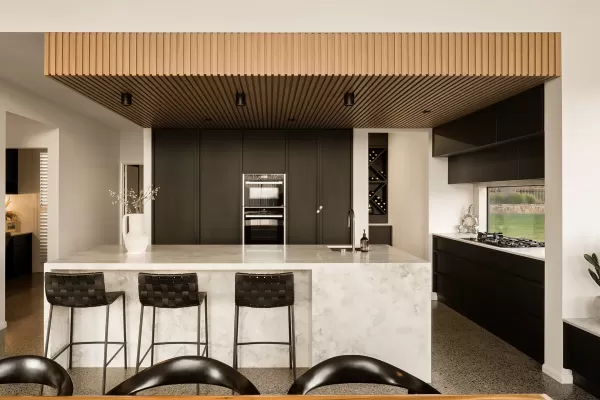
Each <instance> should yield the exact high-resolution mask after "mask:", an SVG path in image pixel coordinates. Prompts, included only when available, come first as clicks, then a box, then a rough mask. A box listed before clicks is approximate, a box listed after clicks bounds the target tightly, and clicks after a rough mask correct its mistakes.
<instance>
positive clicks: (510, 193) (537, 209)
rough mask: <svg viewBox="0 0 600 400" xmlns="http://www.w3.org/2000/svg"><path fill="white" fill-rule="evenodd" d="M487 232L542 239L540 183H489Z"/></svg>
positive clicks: (543, 199) (542, 220) (542, 193)
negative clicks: (493, 184) (522, 184)
mask: <svg viewBox="0 0 600 400" xmlns="http://www.w3.org/2000/svg"><path fill="white" fill-rule="evenodd" d="M487 202H488V213H487V217H488V221H487V222H488V224H487V230H488V232H502V233H503V234H504V236H509V237H515V238H523V239H532V240H536V241H539V242H545V214H544V205H545V203H546V191H545V188H544V186H499V187H489V188H488V190H487Z"/></svg>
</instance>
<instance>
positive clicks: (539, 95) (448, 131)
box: [433, 85, 544, 157]
mask: <svg viewBox="0 0 600 400" xmlns="http://www.w3.org/2000/svg"><path fill="white" fill-rule="evenodd" d="M543 133H544V87H543V85H542V86H537V87H534V88H533V89H529V90H527V91H525V92H523V93H521V94H518V95H516V96H513V97H510V98H508V99H506V100H504V101H502V102H500V103H497V104H494V105H492V106H490V107H487V108H484V109H482V110H479V111H476V112H474V113H472V114H469V115H466V116H464V117H461V118H458V119H456V120H454V121H450V122H448V123H446V124H443V125H440V126H437V127H435V128H433V156H434V157H447V156H454V155H459V154H463V153H467V152H472V151H477V150H478V149H479V148H480V147H491V146H495V145H500V144H503V143H504V142H507V141H512V140H516V139H522V138H525V137H527V136H531V135H542V134H543Z"/></svg>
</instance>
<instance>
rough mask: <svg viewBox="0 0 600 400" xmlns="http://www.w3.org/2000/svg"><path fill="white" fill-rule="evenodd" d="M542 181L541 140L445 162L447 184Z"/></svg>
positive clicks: (454, 158) (482, 151)
mask: <svg viewBox="0 0 600 400" xmlns="http://www.w3.org/2000/svg"><path fill="white" fill-rule="evenodd" d="M543 178H544V137H543V136H541V137H532V138H528V139H525V140H521V141H518V142H510V143H505V144H503V145H500V146H494V147H491V148H486V149H483V150H479V151H476V152H472V153H466V154H461V155H458V156H452V157H449V158H448V183H471V182H494V181H509V180H518V179H543Z"/></svg>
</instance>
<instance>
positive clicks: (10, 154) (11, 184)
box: [6, 149, 19, 194]
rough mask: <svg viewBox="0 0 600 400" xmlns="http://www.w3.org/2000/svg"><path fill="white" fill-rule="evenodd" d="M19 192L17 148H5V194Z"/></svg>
mask: <svg viewBox="0 0 600 400" xmlns="http://www.w3.org/2000/svg"><path fill="white" fill-rule="evenodd" d="M18 193H19V150H18V149H6V194H18Z"/></svg>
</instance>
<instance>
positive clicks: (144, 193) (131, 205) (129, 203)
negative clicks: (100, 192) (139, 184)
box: [108, 186, 160, 214]
mask: <svg viewBox="0 0 600 400" xmlns="http://www.w3.org/2000/svg"><path fill="white" fill-rule="evenodd" d="M158 189H160V188H158V187H157V188H152V186H148V187H147V188H146V189H143V190H141V191H140V192H139V193H136V191H135V190H133V189H132V190H129V191H128V192H127V191H126V192H123V193H116V192H113V191H112V190H109V191H108V193H109V194H110V197H111V198H112V199H113V200H112V204H113V205H117V204H120V205H122V206H123V208H124V209H125V214H141V213H142V210H143V208H144V204H146V203H147V202H149V201H152V200H155V199H156V195H157V194H158Z"/></svg>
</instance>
